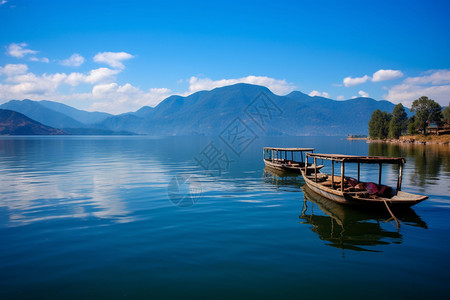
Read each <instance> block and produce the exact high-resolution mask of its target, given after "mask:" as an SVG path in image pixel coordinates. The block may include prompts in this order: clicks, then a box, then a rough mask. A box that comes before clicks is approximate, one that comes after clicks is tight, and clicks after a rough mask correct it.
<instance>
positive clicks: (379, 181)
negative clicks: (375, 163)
mask: <svg viewBox="0 0 450 300" xmlns="http://www.w3.org/2000/svg"><path fill="white" fill-rule="evenodd" d="M379 165H380V173H379V174H378V185H381V170H382V164H381V163H379Z"/></svg>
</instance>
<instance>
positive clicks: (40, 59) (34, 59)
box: [30, 56, 50, 63]
mask: <svg viewBox="0 0 450 300" xmlns="http://www.w3.org/2000/svg"><path fill="white" fill-rule="evenodd" d="M30 61H37V62H43V63H49V62H50V60H49V59H48V58H47V57H41V58H39V57H36V56H32V57H30Z"/></svg>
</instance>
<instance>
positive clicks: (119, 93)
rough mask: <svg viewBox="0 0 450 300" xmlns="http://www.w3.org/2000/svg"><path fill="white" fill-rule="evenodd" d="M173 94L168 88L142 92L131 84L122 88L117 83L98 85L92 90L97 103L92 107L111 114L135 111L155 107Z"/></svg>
mask: <svg viewBox="0 0 450 300" xmlns="http://www.w3.org/2000/svg"><path fill="white" fill-rule="evenodd" d="M171 93H172V91H171V90H170V89H167V88H151V89H149V90H148V91H142V90H141V89H139V88H137V87H135V86H133V85H131V84H130V83H126V84H124V85H122V86H121V85H118V84H117V83H115V82H114V83H108V84H98V85H96V86H94V87H93V89H92V96H93V98H94V99H95V100H96V101H95V102H94V103H93V104H92V105H91V109H92V110H101V111H106V112H110V113H122V112H125V111H135V110H137V109H139V108H141V107H142V106H145V105H148V106H155V105H157V104H158V103H160V102H161V101H162V100H164V99H165V98H167V97H168V96H170V94H171Z"/></svg>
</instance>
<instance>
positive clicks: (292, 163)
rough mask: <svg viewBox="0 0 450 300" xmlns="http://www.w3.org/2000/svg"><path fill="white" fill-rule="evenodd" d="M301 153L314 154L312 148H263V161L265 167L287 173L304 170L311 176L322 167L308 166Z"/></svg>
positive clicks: (298, 172)
mask: <svg viewBox="0 0 450 300" xmlns="http://www.w3.org/2000/svg"><path fill="white" fill-rule="evenodd" d="M303 152H305V153H309V152H311V153H312V152H314V148H274V147H264V149H263V159H264V164H265V165H266V167H268V168H271V169H275V170H279V171H283V172H287V173H297V174H300V171H301V170H302V169H303V170H304V169H305V166H306V171H307V172H306V173H307V174H311V173H312V172H313V171H314V170H316V169H317V170H319V169H321V168H322V167H323V165H320V166H317V167H315V165H314V166H313V164H308V163H307V162H305V161H304V159H303Z"/></svg>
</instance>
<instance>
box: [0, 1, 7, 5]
mask: <svg viewBox="0 0 450 300" xmlns="http://www.w3.org/2000/svg"><path fill="white" fill-rule="evenodd" d="M6 3H8V1H6V0H2V1H0V5H3V4H6Z"/></svg>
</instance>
